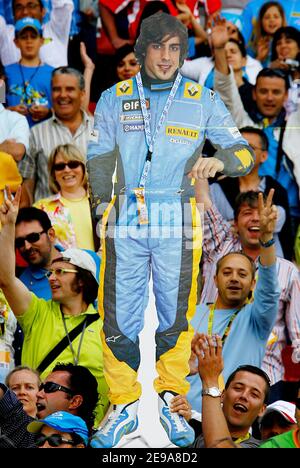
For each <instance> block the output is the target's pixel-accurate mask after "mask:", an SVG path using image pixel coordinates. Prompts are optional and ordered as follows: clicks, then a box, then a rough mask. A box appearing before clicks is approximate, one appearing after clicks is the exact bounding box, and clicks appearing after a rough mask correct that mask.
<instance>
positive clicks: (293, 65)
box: [284, 59, 300, 71]
mask: <svg viewBox="0 0 300 468" xmlns="http://www.w3.org/2000/svg"><path fill="white" fill-rule="evenodd" d="M284 62H285V63H286V64H287V65H288V66H289V68H290V69H291V70H292V71H295V70H299V66H300V63H299V62H298V60H293V59H285V61H284Z"/></svg>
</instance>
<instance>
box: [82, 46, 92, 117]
mask: <svg viewBox="0 0 300 468" xmlns="http://www.w3.org/2000/svg"><path fill="white" fill-rule="evenodd" d="M80 58H81V61H82V63H83V66H84V71H83V76H84V81H85V95H84V102H83V106H82V107H83V109H84V110H85V111H86V112H88V110H89V103H90V95H91V82H92V78H93V74H94V70H95V64H94V62H93V61H92V59H91V58H90V57H89V56H88V54H87V52H86V46H85V43H84V42H80Z"/></svg>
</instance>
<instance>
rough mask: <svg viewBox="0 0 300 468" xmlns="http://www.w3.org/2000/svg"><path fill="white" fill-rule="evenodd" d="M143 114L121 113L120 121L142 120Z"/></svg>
mask: <svg viewBox="0 0 300 468" xmlns="http://www.w3.org/2000/svg"><path fill="white" fill-rule="evenodd" d="M142 121H143V114H121V115H120V122H142Z"/></svg>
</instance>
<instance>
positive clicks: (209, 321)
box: [207, 304, 241, 346]
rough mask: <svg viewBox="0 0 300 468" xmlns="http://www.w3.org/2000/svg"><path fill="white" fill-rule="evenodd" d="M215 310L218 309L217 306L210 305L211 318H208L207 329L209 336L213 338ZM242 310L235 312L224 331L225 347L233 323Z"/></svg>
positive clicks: (223, 341) (223, 340)
mask: <svg viewBox="0 0 300 468" xmlns="http://www.w3.org/2000/svg"><path fill="white" fill-rule="evenodd" d="M215 308H216V304H210V306H209V316H208V327H207V333H208V335H209V336H212V330H213V323H214V315H215ZM240 310H241V309H238V310H237V311H236V312H234V314H232V316H231V317H230V319H229V322H228V324H227V327H226V329H225V331H224V334H223V336H222V344H223V346H224V343H225V340H226V338H227V336H228V335H229V332H230V328H231V325H232V322H233V321H234V319H235V317H236V316H237V314H238V313H239V311H240Z"/></svg>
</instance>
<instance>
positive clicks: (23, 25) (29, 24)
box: [15, 16, 43, 36]
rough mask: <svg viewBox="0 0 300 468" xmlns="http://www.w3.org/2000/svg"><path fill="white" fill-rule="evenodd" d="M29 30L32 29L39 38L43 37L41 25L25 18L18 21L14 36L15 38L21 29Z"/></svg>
mask: <svg viewBox="0 0 300 468" xmlns="http://www.w3.org/2000/svg"><path fill="white" fill-rule="evenodd" d="M27 28H31V29H34V31H36V32H37V33H38V34H39V35H40V36H42V35H43V30H42V25H41V23H40V22H39V20H37V19H36V18H30V17H29V16H28V17H26V18H22V19H19V20H18V21H17V22H16V24H15V36H17V35H18V34H19V33H20V32H21V31H23V29H27Z"/></svg>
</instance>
